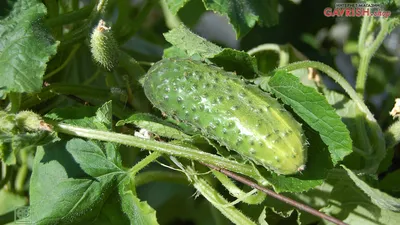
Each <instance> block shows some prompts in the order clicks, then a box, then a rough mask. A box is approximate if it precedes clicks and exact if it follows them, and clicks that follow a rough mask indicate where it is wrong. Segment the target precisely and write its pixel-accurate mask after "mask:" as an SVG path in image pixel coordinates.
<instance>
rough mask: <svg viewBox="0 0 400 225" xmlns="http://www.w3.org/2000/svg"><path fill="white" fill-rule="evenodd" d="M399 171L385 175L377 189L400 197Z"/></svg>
mask: <svg viewBox="0 0 400 225" xmlns="http://www.w3.org/2000/svg"><path fill="white" fill-rule="evenodd" d="M399 177H400V169H397V170H395V171H393V172H391V173H389V174H387V175H386V176H385V177H384V178H383V179H382V180H381V181H380V182H379V189H382V190H383V191H385V192H388V193H390V194H393V195H396V196H400V182H399Z"/></svg>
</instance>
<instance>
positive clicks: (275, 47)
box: [247, 44, 289, 67]
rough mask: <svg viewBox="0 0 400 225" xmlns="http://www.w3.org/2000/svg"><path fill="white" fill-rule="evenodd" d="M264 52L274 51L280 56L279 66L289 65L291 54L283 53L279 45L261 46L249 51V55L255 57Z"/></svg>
mask: <svg viewBox="0 0 400 225" xmlns="http://www.w3.org/2000/svg"><path fill="white" fill-rule="evenodd" d="M263 51H274V52H276V53H277V54H279V66H278V67H282V66H286V65H287V64H288V63H289V54H288V53H287V52H286V51H283V50H282V49H281V47H280V46H279V45H277V44H262V45H259V46H257V47H255V48H252V49H250V50H249V51H247V53H248V54H249V55H254V54H256V53H258V52H263Z"/></svg>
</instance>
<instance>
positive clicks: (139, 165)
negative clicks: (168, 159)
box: [129, 152, 161, 177]
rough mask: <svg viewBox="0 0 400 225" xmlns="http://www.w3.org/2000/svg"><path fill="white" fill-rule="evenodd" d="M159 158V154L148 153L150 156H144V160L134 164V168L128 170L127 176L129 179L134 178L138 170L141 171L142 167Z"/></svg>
mask: <svg viewBox="0 0 400 225" xmlns="http://www.w3.org/2000/svg"><path fill="white" fill-rule="evenodd" d="M160 156H161V153H160V152H152V153H150V155H148V156H146V157H145V158H144V159H142V160H140V162H138V163H136V164H135V166H133V167H132V168H131V169H130V170H129V174H130V175H131V177H134V176H135V175H136V173H138V172H139V171H140V170H142V169H143V168H144V167H146V166H147V165H149V164H150V163H151V162H153V161H154V160H156V159H157V158H158V157H160Z"/></svg>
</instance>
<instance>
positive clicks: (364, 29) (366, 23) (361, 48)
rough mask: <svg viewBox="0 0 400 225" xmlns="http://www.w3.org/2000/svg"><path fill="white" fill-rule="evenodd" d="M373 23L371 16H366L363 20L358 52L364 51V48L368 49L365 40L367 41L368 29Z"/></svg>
mask: <svg viewBox="0 0 400 225" xmlns="http://www.w3.org/2000/svg"><path fill="white" fill-rule="evenodd" d="M371 21H372V18H371V17H369V16H364V17H363V19H362V23H361V29H360V34H359V36H358V52H362V51H364V48H365V47H366V46H365V40H366V39H367V35H368V27H369V24H370V23H371Z"/></svg>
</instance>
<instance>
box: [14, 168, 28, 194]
mask: <svg viewBox="0 0 400 225" xmlns="http://www.w3.org/2000/svg"><path fill="white" fill-rule="evenodd" d="M27 175H28V165H26V164H22V165H21V167H20V168H19V169H18V172H17V177H16V178H15V191H16V192H17V193H23V191H24V185H25V181H26V176H27Z"/></svg>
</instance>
